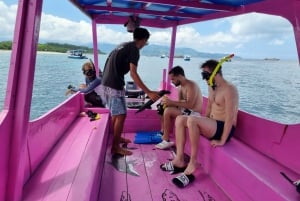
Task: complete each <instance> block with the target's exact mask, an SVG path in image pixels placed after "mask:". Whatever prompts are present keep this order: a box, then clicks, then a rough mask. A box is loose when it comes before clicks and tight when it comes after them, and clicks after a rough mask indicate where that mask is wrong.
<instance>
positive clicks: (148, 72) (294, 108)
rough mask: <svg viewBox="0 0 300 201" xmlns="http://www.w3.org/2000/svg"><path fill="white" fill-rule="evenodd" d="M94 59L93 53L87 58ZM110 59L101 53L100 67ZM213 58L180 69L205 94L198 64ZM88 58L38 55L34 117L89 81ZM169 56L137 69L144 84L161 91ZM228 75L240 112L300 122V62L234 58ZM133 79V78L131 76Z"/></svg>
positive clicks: (6, 58) (5, 64)
mask: <svg viewBox="0 0 300 201" xmlns="http://www.w3.org/2000/svg"><path fill="white" fill-rule="evenodd" d="M10 53H11V52H10V51H0V61H1V62H0V72H1V73H0V109H2V108H3V104H4V96H5V91H6V81H7V74H8V68H9V62H10ZM87 56H88V57H89V58H93V57H92V55H87ZM106 57H107V55H100V57H99V59H100V68H102V67H103V64H104V62H105V59H106ZM207 59H208V58H191V60H190V61H184V60H183V59H182V58H176V59H175V60H174V66H175V65H181V66H182V67H184V69H185V73H186V77H187V78H189V79H192V80H195V81H196V82H197V83H199V86H200V88H201V90H202V92H203V94H204V95H207V84H206V83H205V82H204V81H203V80H202V79H201V74H200V70H199V65H200V64H201V63H203V62H204V61H205V60H207ZM85 61H87V60H76V59H69V58H68V57H67V54H53V53H38V57H37V62H36V63H37V64H36V72H35V83H34V89H33V98H32V105H31V113H30V119H35V118H37V117H39V116H40V115H42V114H44V113H45V112H46V111H48V110H49V109H51V108H53V107H55V106H57V105H58V104H59V103H60V102H61V101H63V100H65V99H66V98H67V97H66V96H65V95H64V94H65V91H66V89H67V86H68V85H69V84H72V85H79V84H80V83H83V82H84V77H83V75H82V72H81V66H82V64H83V63H84V62H85ZM167 65H168V58H160V57H147V56H141V59H140V62H139V67H138V71H139V74H140V75H141V78H142V79H143V80H144V82H145V84H146V85H148V86H149V87H150V88H151V89H153V90H156V89H158V87H159V84H160V81H161V79H162V75H161V73H162V71H163V69H164V68H167ZM222 69H223V75H224V77H225V78H226V79H227V80H229V81H231V82H233V83H234V84H235V85H236V86H237V88H238V90H239V95H240V108H241V109H242V110H244V111H246V112H249V113H252V114H255V115H257V116H260V117H264V118H267V119H270V120H274V121H277V122H281V123H289V124H294V123H299V122H300V67H299V64H298V61H296V60H295V61H285V60H279V61H270V60H247V59H236V58H233V59H232V61H231V62H226V63H224V64H223V68H222ZM126 79H127V80H130V77H129V76H127V77H126Z"/></svg>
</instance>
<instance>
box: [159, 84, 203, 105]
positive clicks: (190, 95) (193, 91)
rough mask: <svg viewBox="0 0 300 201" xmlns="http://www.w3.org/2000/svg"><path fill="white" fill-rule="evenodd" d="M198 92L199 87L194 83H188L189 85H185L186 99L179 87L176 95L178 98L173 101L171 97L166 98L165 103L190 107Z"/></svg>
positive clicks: (193, 103) (194, 101)
mask: <svg viewBox="0 0 300 201" xmlns="http://www.w3.org/2000/svg"><path fill="white" fill-rule="evenodd" d="M198 93H200V92H199V88H198V87H197V86H196V85H195V84H189V86H187V92H186V99H184V98H183V92H182V89H181V87H180V89H179V96H178V98H179V100H177V101H175V100H171V99H166V100H165V103H166V105H167V106H173V107H182V108H188V109H192V108H193V107H194V106H195V103H196V101H197V98H198V96H197V94H198Z"/></svg>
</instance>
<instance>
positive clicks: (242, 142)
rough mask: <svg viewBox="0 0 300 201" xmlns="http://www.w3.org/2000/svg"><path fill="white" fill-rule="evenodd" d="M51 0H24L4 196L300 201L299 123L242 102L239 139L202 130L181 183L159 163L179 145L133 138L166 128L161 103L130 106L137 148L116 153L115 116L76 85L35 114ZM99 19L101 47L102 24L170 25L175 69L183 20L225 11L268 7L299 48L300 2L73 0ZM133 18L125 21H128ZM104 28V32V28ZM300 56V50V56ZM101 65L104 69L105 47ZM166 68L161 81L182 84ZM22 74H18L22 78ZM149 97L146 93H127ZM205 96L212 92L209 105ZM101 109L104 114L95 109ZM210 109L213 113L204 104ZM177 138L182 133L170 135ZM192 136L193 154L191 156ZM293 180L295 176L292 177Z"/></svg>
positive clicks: (9, 105)
mask: <svg viewBox="0 0 300 201" xmlns="http://www.w3.org/2000/svg"><path fill="white" fill-rule="evenodd" d="M44 1H46V0H44ZM42 3H43V1H42V0H23V1H19V3H18V6H19V7H18V13H17V21H16V26H15V35H14V43H13V49H12V58H11V63H10V73H9V79H8V80H9V81H8V87H7V88H8V89H7V94H6V97H5V105H4V109H3V110H2V111H1V113H0V130H1V134H0V142H1V146H0V156H1V157H0V175H1V181H0V200H6V201H17V200H26V201H37V200H43V201H46V200H49V201H50V200H51V201H54V200H58V201H62V200H72V201H87V200H91V201H120V200H121V201H130V200H132V201H135V200H144V201H159V200H163V201H165V200H177V201H179V200H180V201H191V200H203V201H208V200H220V201H226V200H234V201H248V200H249V201H250V200H273V201H280V200H289V201H297V200H300V187H299V186H300V185H299V184H298V185H297V183H295V182H294V181H296V180H299V179H300V162H299V156H298V154H297V153H299V152H300V146H299V130H300V124H293V125H289V124H282V123H277V122H274V121H270V120H266V119H263V118H260V117H257V116H255V115H252V114H249V113H247V112H244V111H242V110H239V114H238V126H237V128H236V131H235V135H234V137H233V138H232V139H231V140H230V142H228V144H226V145H225V146H223V147H218V148H213V147H211V145H210V142H209V141H208V140H207V139H205V138H203V137H201V138H200V141H199V151H198V153H199V154H198V155H199V159H198V160H199V162H200V163H201V165H200V166H199V168H198V170H197V171H196V172H195V176H196V180H195V181H194V182H193V183H192V184H190V185H189V186H187V187H186V188H183V189H181V188H178V187H176V186H175V185H174V184H173V183H172V179H173V178H174V177H176V174H170V173H168V172H164V171H162V170H161V169H160V164H162V163H165V162H167V161H169V160H172V158H174V155H175V154H176V148H175V147H172V148H170V149H168V150H158V149H155V147H154V145H153V144H147V143H146V144H138V143H134V140H135V137H136V134H137V133H138V132H142V133H143V132H144V133H147V132H156V131H159V130H160V116H159V115H158V114H157V111H156V106H155V104H153V105H152V108H150V109H145V110H144V111H141V112H139V113H136V111H137V109H136V108H128V114H127V118H126V122H125V126H124V129H123V133H122V136H123V137H125V138H129V139H131V141H132V143H128V144H125V143H124V145H123V146H124V147H127V148H128V149H130V150H131V151H133V155H131V156H125V157H120V156H115V155H112V154H111V153H110V147H111V139H112V135H113V134H112V127H111V115H110V113H109V110H107V109H105V108H90V107H87V106H86V104H85V102H84V97H83V95H82V94H80V93H76V94H74V95H72V96H71V97H69V98H68V99H67V100H65V101H64V102H63V103H61V104H59V105H57V106H56V107H55V108H53V109H52V110H50V111H48V112H47V113H45V114H44V115H42V116H41V117H39V118H37V119H35V120H32V121H30V120H29V113H30V103H31V96H32V87H33V80H34V79H33V78H34V71H35V58H36V54H37V51H36V50H37V43H38V37H39V34H38V33H39V31H40V30H39V23H40V16H41V12H42ZM70 3H72V4H74V5H75V6H76V7H77V8H78V9H79V11H81V12H84V13H85V14H86V15H87V16H89V17H90V18H91V24H92V30H93V45H94V49H95V50H97V49H98V45H97V36H98V35H97V34H98V33H97V30H96V26H97V24H119V25H120V26H124V24H127V25H128V27H127V28H128V31H131V28H130V24H131V23H134V24H135V25H134V26H136V25H137V23H138V24H139V25H140V26H143V27H155V28H171V29H172V41H171V44H170V54H169V55H170V56H169V69H170V68H171V67H172V66H173V60H172V58H173V57H174V49H175V41H176V29H177V27H178V26H180V25H185V24H190V23H196V22H202V21H207V20H211V19H220V18H224V17H229V16H235V15H239V14H244V13H251V12H257V13H264V14H271V15H277V16H282V17H284V18H286V19H288V20H289V21H290V22H291V24H292V26H293V28H294V33H295V39H296V46H297V49H298V55H300V54H299V50H300V24H299V22H300V14H299V12H298V11H299V9H300V1H299V0H205V1H203V0H190V1H186V0H173V1H168V0H151V1H143V0H137V1H135V0H70ZM127 25H126V26H127ZM99 34H100V33H99ZM298 58H299V57H298ZM94 63H95V66H96V67H97V70H98V71H99V68H101V67H100V66H99V61H98V53H97V51H95V53H94ZM167 71H168V69H166V70H164V72H163V73H162V82H161V88H160V89H166V90H170V91H171V94H170V96H171V97H173V98H176V96H177V92H176V91H177V89H176V88H174V87H173V86H172V85H171V84H170V80H169V78H168V75H167V73H166V72H167ZM15 80H18V82H16V81H15ZM127 101H128V103H130V101H135V102H136V101H142V102H145V101H147V99H146V100H145V99H144V96H143V98H142V99H141V100H139V98H133V99H132V97H130V98H128V100H127ZM206 101H207V100H206V98H205V97H204V105H203V110H205V105H206ZM88 111H92V113H93V114H95V115H96V118H95V116H92V117H91V116H88V115H86V114H87V112H88ZM203 112H204V111H203ZM171 137H172V139H173V140H175V139H174V133H173V134H172V135H171ZM189 144H190V143H189V141H187V145H186V149H185V154H186V160H187V161H188V160H189V155H190V148H189V147H190V146H189ZM287 178H288V179H287Z"/></svg>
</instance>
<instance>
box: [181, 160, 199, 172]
mask: <svg viewBox="0 0 300 201" xmlns="http://www.w3.org/2000/svg"><path fill="white" fill-rule="evenodd" d="M198 166H200V164H198V163H197V162H191V161H190V162H189V164H188V166H187V167H186V169H185V171H184V174H186V175H190V174H193V173H194V172H195V171H196V169H197V168H198Z"/></svg>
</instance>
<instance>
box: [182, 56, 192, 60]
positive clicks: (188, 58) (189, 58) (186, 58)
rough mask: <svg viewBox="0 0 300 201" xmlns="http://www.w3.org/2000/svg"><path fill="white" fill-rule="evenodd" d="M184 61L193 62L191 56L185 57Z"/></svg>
mask: <svg viewBox="0 0 300 201" xmlns="http://www.w3.org/2000/svg"><path fill="white" fill-rule="evenodd" d="M183 60H184V61H190V60H191V56H190V55H184V57H183Z"/></svg>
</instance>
